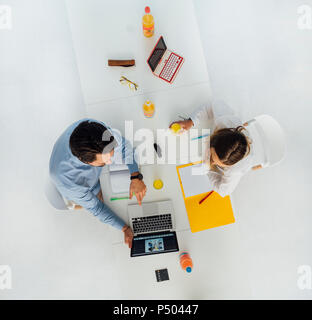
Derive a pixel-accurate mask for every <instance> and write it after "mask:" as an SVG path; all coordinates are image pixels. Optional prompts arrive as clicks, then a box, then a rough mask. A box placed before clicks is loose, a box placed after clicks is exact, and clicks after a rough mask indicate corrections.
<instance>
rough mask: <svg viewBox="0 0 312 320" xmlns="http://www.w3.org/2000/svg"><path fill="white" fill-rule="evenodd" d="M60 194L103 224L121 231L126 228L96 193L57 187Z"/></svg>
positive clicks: (82, 188)
mask: <svg viewBox="0 0 312 320" xmlns="http://www.w3.org/2000/svg"><path fill="white" fill-rule="evenodd" d="M56 187H57V189H58V190H59V191H60V193H61V194H62V195H63V196H64V197H65V198H66V199H70V200H72V201H74V202H75V203H76V204H78V205H80V206H82V207H83V208H85V209H87V210H88V211H90V212H91V213H92V214H93V215H94V216H95V217H97V218H98V219H99V220H100V221H101V222H103V223H107V224H109V225H111V226H112V227H115V228H117V229H119V230H121V229H122V228H123V227H124V226H125V222H124V221H123V220H122V219H121V218H119V217H118V216H117V215H116V214H115V213H114V212H113V211H112V210H111V209H110V208H109V207H108V206H107V205H105V204H104V203H103V202H102V201H101V200H99V199H98V197H97V196H96V195H95V192H94V193H93V192H92V191H89V190H86V188H84V187H81V186H75V187H74V186H72V187H71V188H69V186H66V185H65V184H63V185H56Z"/></svg>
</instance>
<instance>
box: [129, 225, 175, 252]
mask: <svg viewBox="0 0 312 320" xmlns="http://www.w3.org/2000/svg"><path fill="white" fill-rule="evenodd" d="M174 251H179V246H178V241H177V235H176V233H175V232H174V231H167V232H157V233H150V234H144V235H140V236H136V237H134V238H133V242H132V248H131V254H130V255H131V257H137V256H145V255H151V254H157V253H166V252H174Z"/></svg>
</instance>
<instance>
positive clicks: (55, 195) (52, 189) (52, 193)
mask: <svg viewBox="0 0 312 320" xmlns="http://www.w3.org/2000/svg"><path fill="white" fill-rule="evenodd" d="M45 195H46V197H47V199H48V201H49V202H50V204H51V205H52V207H54V208H55V209H57V210H68V207H67V205H66V203H65V201H64V198H63V197H62V195H61V194H60V192H59V191H58V190H57V188H56V186H55V185H54V183H53V181H52V180H51V178H50V177H48V178H47V179H46V185H45Z"/></svg>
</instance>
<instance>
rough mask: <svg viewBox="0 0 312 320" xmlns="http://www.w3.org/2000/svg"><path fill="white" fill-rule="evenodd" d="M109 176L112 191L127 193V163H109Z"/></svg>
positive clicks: (128, 182)
mask: <svg viewBox="0 0 312 320" xmlns="http://www.w3.org/2000/svg"><path fill="white" fill-rule="evenodd" d="M109 177H110V184H111V188H112V192H113V193H129V187H130V171H129V169H128V166H127V165H123V164H122V165H110V166H109Z"/></svg>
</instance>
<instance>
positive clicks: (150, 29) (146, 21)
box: [142, 7, 154, 38]
mask: <svg viewBox="0 0 312 320" xmlns="http://www.w3.org/2000/svg"><path fill="white" fill-rule="evenodd" d="M150 12H151V9H150V7H145V15H144V16H143V19H142V23H143V34H144V35H145V37H147V38H149V37H151V36H152V35H153V34H154V18H153V16H152V15H151V14H150Z"/></svg>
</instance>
